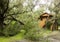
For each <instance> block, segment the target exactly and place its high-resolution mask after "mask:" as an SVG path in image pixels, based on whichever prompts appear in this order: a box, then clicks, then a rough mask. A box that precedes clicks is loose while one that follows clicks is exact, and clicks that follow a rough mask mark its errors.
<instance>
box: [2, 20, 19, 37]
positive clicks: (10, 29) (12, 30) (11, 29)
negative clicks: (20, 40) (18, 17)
mask: <svg viewBox="0 0 60 42" xmlns="http://www.w3.org/2000/svg"><path fill="white" fill-rule="evenodd" d="M19 32H20V24H19V23H17V22H16V21H12V22H11V23H10V24H9V25H8V26H6V28H5V29H4V30H3V34H4V35H5V36H13V35H15V34H17V33H19Z"/></svg>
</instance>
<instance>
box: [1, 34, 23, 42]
mask: <svg viewBox="0 0 60 42" xmlns="http://www.w3.org/2000/svg"><path fill="white" fill-rule="evenodd" d="M23 37H24V35H23V34H22V33H19V34H17V35H15V36H12V37H1V36H0V42H14V41H17V40H21V39H23Z"/></svg>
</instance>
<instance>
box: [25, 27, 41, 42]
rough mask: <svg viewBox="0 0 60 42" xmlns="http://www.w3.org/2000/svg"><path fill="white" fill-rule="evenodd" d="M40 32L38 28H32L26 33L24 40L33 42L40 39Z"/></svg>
mask: <svg viewBox="0 0 60 42" xmlns="http://www.w3.org/2000/svg"><path fill="white" fill-rule="evenodd" d="M40 32H41V30H40V28H32V29H30V30H29V31H28V32H27V33H26V37H25V38H26V39H30V40H33V41H37V40H39V39H40V38H42V35H41V33H40Z"/></svg>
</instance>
